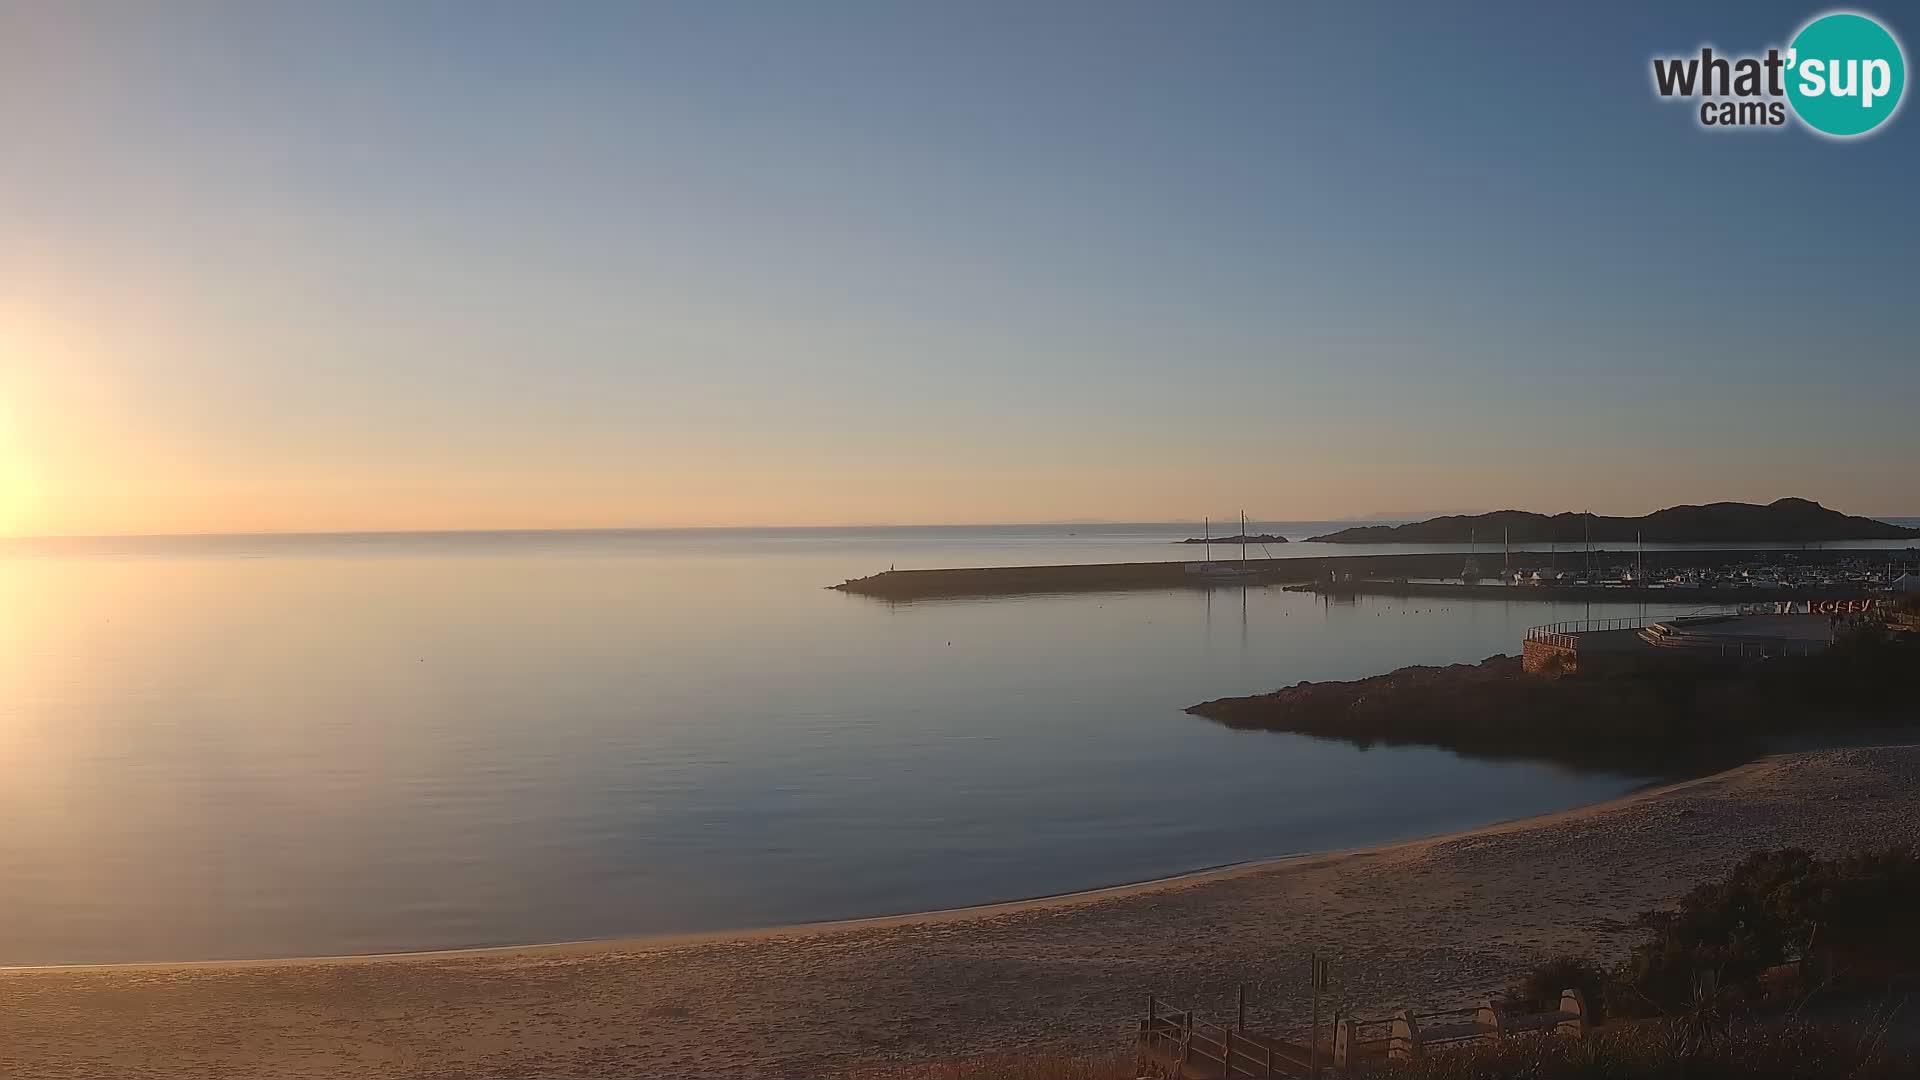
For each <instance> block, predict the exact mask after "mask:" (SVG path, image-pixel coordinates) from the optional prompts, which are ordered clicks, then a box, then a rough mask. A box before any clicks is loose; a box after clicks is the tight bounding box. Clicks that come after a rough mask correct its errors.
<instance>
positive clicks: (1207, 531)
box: [1200, 517, 1213, 566]
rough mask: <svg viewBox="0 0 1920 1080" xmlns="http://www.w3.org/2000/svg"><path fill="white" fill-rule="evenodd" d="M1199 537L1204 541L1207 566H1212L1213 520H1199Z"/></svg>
mask: <svg viewBox="0 0 1920 1080" xmlns="http://www.w3.org/2000/svg"><path fill="white" fill-rule="evenodd" d="M1200 536H1201V538H1202V539H1204V540H1205V541H1206V544H1207V564H1208V565H1209V566H1211V565H1212V564H1213V519H1212V518H1204V517H1203V518H1201V519H1200Z"/></svg>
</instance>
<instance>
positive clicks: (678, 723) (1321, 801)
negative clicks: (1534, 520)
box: [0, 523, 1663, 964]
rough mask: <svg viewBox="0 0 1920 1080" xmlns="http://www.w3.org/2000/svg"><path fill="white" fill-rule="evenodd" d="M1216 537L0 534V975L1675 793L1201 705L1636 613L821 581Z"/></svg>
mask: <svg viewBox="0 0 1920 1080" xmlns="http://www.w3.org/2000/svg"><path fill="white" fill-rule="evenodd" d="M1253 527H1254V528H1256V529H1267V530H1274V531H1279V532H1282V533H1285V534H1289V535H1295V536H1304V535H1307V534H1309V533H1312V532H1317V531H1321V530H1322V529H1324V528H1326V527H1328V526H1326V525H1323V524H1321V523H1278V524H1275V523H1255V524H1254V526H1253ZM1189 530H1190V527H1188V526H1165V525H1161V526H1145V525H1143V526H1112V525H1102V526H1057V527H1056V526H1048V527H992V528H929V529H855V530H771V531H725V530H693V531H659V532H656V531H643V532H591V533H478V534H417V535H346V536H325V537H310V536H303V537H217V538H152V539H132V540H126V539H116V540H60V541H16V542H11V543H9V544H5V545H0V964H36V963H62V962H93V961H133V960H170V959H195V958H216V957H253V956H286V955H303V954H323V953H349V952H369V951H386V950H405V949H426V948H444V947H453V946H466V945H494V944H508V943H522V942H537V941H554V940H565V939H577V938H593V937H605V936H615V935H626V934H647V933H659V932H672V931H690V930H707V929H723V928H735V927H752V926H764V925H771V924H781V923H793V922H801V921H810V920H818V919H833V918H845V917H855V916H865V915H879V914H887V913H894V912H906V911H916V910H925V909H932V908H942V907H952V906H957V905H965V904H975V903H982V902H988V901H995V900H1006V899H1013V898H1018V897H1029V896H1037V895H1043V894H1050V893H1059V892H1065V891H1071V890H1076V889H1085V888H1091V887H1096V886H1102V885H1111V884H1116V883H1121V882H1128V881H1137V880H1142V879H1148V878H1154V877H1159V876H1163V875H1168V874H1175V873H1179V872H1182V871H1187V870H1193V869H1198V868H1202V867H1208V866H1215V865H1219V864H1223V863H1231V862H1235V861H1240V860H1246V859H1253V858H1260V857H1265V856H1275V855H1284V854H1289V853H1298V852H1311V851H1321V850H1327V849H1333V848H1341V847H1348V846H1352V845H1359V844H1371V843H1378V842H1382V841H1391V840H1396V839H1402V838H1407V837H1414V836H1420V835H1424V834H1431V833H1437V832H1442V831H1447V830H1452V829H1458V828H1463V827H1468V826H1472V825H1476V824H1481V823H1486V822H1492V821H1495V820H1499V819H1504V818H1511V817H1515V816H1519V815H1526V814H1532V813H1537V812H1541V811H1546V810H1551V809H1555V808H1560V807H1566V806H1571V805H1575V804H1579V803H1584V802H1589V801H1593V800H1597V799H1603V798H1606V797H1609V796H1612V795H1615V794H1617V793H1620V792H1622V791H1625V790H1627V789H1629V788H1630V787H1632V786H1634V785H1636V784H1638V783H1641V782H1644V781H1645V779H1647V778H1645V777H1636V776H1623V775H1606V774H1577V773H1571V772H1567V771H1564V770H1558V769H1555V768H1551V767H1548V766H1544V765H1531V764H1523V763H1522V764H1516V763H1492V762H1484V761H1476V760H1469V759H1463V758H1460V757H1456V756H1454V755H1452V754H1450V753H1445V752H1441V751H1436V750H1424V749H1374V750H1371V751H1364V752H1363V751H1360V750H1357V749H1354V748H1352V747H1349V746H1346V745H1341V744H1335V743H1330V742H1321V741H1315V740H1310V739H1305V738H1300V737H1295V736H1287V735H1276V734H1269V733H1260V732H1232V731H1227V730H1224V729H1222V728H1219V727H1217V726H1215V725H1213V724H1211V723H1208V722H1207V721H1204V720H1200V719H1197V718H1194V717H1190V716H1187V715H1185V714H1183V713H1182V711H1181V710H1182V709H1183V708H1184V707H1185V706H1187V705H1189V704H1192V703H1194V702H1196V701H1200V700H1203V699H1206V698H1212V697H1218V696H1221V695H1225V694H1244V693H1250V692H1256V691H1262V690H1268V689H1272V688H1274V687H1277V686H1280V685H1283V684H1286V683H1291V682H1294V681H1296V680H1299V679H1316V680H1318V679H1341V678H1350V677H1355V676H1360V675H1368V674H1373V673H1376V672H1380V671H1384V670H1387V669H1389V668H1392V667H1396V666H1399V665H1402V664H1409V663H1445V662H1452V661H1471V660H1479V659H1481V658H1483V657H1485V656H1487V655H1489V654H1491V653H1495V652H1502V651H1513V650H1514V649H1516V648H1517V644H1518V640H1519V637H1520V634H1521V632H1522V631H1523V630H1524V628H1525V627H1527V626H1529V625H1532V624H1535V623H1542V622H1549V621H1554V620H1559V619H1567V618H1578V617H1582V616H1583V615H1591V616H1593V617H1603V616H1611V615H1615V614H1633V613H1638V612H1640V611H1641V608H1640V607H1638V606H1625V605H1616V606H1603V605H1592V606H1591V607H1587V606H1583V605H1564V604H1562V605H1551V604H1540V603H1529V602H1517V601H1516V602H1464V601H1461V602H1445V601H1432V600H1425V599H1420V600H1413V601H1397V600H1391V599H1371V598H1369V599H1362V600H1360V601H1359V602H1357V603H1345V604H1329V603H1325V602H1323V601H1322V600H1320V599H1318V598H1316V597H1313V596H1310V595H1304V594H1299V593H1287V592H1283V591H1280V590H1278V589H1269V588H1255V589H1247V590H1238V589H1236V590H1216V591H1213V592H1202V591H1185V590H1181V591H1163V592H1137V593H1115V594H1076V595H1066V596H1029V597H1020V598H1009V599H988V600H965V601H941V602H929V603H916V604H906V605H899V604H895V605H889V604H886V603H883V602H878V601H874V600H869V599H865V598H862V597H857V596H849V595H845V594H842V593H839V592H834V591H829V590H827V589H825V588H823V586H826V585H829V584H831V583H834V582H837V581H841V580H843V579H845V578H848V577H853V576H859V575H863V574H867V573H872V572H874V571H876V570H882V569H885V568H887V567H888V566H889V565H897V566H900V567H903V568H904V567H909V566H953V565H1001V564H1011V563H1047V562H1076V561H1117V560H1134V559H1167V558H1172V559H1185V558H1192V557H1194V554H1195V552H1194V549H1192V548H1180V547H1174V546H1172V545H1171V544H1170V541H1171V540H1173V539H1177V538H1178V537H1180V536H1183V535H1187V534H1188V532H1189ZM1313 547H1314V546H1312V545H1288V546H1287V547H1286V548H1276V549H1274V554H1276V555H1277V554H1308V553H1310V552H1311V551H1312V548H1313ZM1345 550H1353V549H1345ZM1223 554H1224V553H1223ZM1256 554H1258V552H1257V550H1256ZM1484 561H1485V555H1484V554H1483V562H1484ZM1650 613H1653V614H1661V613H1663V612H1660V611H1658V610H1651V611H1650Z"/></svg>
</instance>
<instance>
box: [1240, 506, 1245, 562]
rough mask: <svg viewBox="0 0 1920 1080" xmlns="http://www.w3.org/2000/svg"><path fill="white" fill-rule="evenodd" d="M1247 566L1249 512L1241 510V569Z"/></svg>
mask: <svg viewBox="0 0 1920 1080" xmlns="http://www.w3.org/2000/svg"><path fill="white" fill-rule="evenodd" d="M1246 568H1247V512H1246V511H1245V510H1242V511H1240V569H1242V570H1245V569H1246Z"/></svg>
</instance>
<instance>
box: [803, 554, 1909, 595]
mask: <svg viewBox="0 0 1920 1080" xmlns="http://www.w3.org/2000/svg"><path fill="white" fill-rule="evenodd" d="M1514 554H1515V555H1519V554H1521V552H1519V551H1518V550H1516V551H1515V552H1514ZM1525 554H1527V555H1528V556H1530V557H1534V558H1538V557H1539V556H1542V555H1546V554H1548V553H1547V552H1541V551H1528V552H1525ZM1559 555H1560V557H1561V558H1567V557H1568V556H1569V553H1567V552H1564V551H1563V552H1560V553H1559ZM1579 555H1580V556H1581V557H1582V558H1583V559H1586V560H1588V561H1590V562H1591V563H1593V564H1595V565H1605V564H1606V563H1607V562H1608V561H1611V560H1618V561H1623V562H1632V561H1633V560H1634V558H1635V557H1636V555H1638V556H1639V557H1641V558H1643V559H1644V560H1645V562H1646V565H1647V566H1648V567H1650V568H1653V567H1658V568H1661V569H1681V568H1687V567H1712V566H1727V565H1731V564H1736V563H1741V562H1746V561H1751V560H1753V559H1755V558H1757V557H1763V556H1764V557H1772V558H1778V557H1791V558H1792V559H1793V560H1795V561H1796V562H1798V563H1801V564H1804V565H1830V564H1835V563H1841V562H1847V561H1858V560H1868V561H1873V562H1877V563H1884V562H1887V561H1889V560H1893V561H1897V562H1900V563H1903V564H1907V563H1912V562H1913V561H1914V555H1913V553H1912V551H1911V550H1909V551H1904V552H1903V551H1890V550H1888V549H1885V548H1815V549H1808V550H1796V551H1781V550H1778V549H1765V548H1721V549H1678V550H1659V551H1646V552H1644V553H1637V552H1634V551H1631V550H1618V551H1607V550H1600V549H1596V550H1593V551H1591V552H1585V551H1583V552H1580V553H1579ZM1462 556H1463V553H1462V552H1459V551H1444V552H1422V553H1395V554H1371V555H1368V554H1355V555H1302V556H1298V557H1293V558H1270V559H1248V560H1245V561H1244V562H1242V561H1239V560H1236V561H1235V562H1233V563H1232V564H1231V565H1232V566H1233V567H1234V569H1235V571H1236V573H1234V574H1233V575H1232V576H1231V577H1230V578H1227V579H1225V580H1210V579H1209V577H1208V576H1207V575H1204V574H1196V573H1193V572H1191V571H1190V570H1188V569H1187V568H1188V566H1190V565H1194V564H1190V563H1185V562H1176V561H1171V560H1168V561H1161V562H1130V563H1073V564H1065V565H1053V566H979V567H958V568H953V569H932V570H888V571H885V572H883V573H878V574H873V575H871V576H869V577H863V578H853V579H851V580H848V581H844V582H841V583H840V584H838V585H833V586H830V588H834V589H838V590H840V591H841V592H848V593H853V594H856V595H859V596H870V597H874V598H876V599H881V600H890V601H909V600H935V599H955V598H963V597H989V596H1019V595H1025V594H1033V593H1070V592H1117V591H1124V590H1133V589H1182V588H1187V589H1208V588H1222V587H1239V586H1245V585H1315V586H1316V591H1327V592H1331V593H1334V594H1335V595H1339V594H1343V593H1349V592H1376V591H1377V592H1389V591H1394V590H1398V591H1400V592H1402V593H1408V592H1413V591H1415V590H1417V592H1418V595H1437V596H1452V597H1463V598H1472V599H1501V600H1561V599H1595V600H1603V599H1604V600H1609V601H1612V600H1625V601H1633V600H1672V601H1676V602H1680V603H1686V602H1689V601H1693V600H1696V599H1697V600H1698V601H1699V602H1702V603H1709V602H1720V598H1719V597H1717V596H1716V595H1707V594H1701V593H1697V592H1696V591H1693V590H1661V589H1631V590H1628V589H1615V588H1604V587H1601V586H1595V585H1588V586H1577V587H1567V588H1564V589H1563V588H1560V587H1557V586H1556V587H1544V586H1509V585H1468V584H1461V583H1448V582H1440V581H1436V582H1431V583H1421V582H1417V581H1414V580H1411V579H1419V578H1450V577H1457V575H1459V573H1460V569H1461V559H1462ZM1222 565H1228V564H1222ZM1241 568H1244V572H1241ZM1322 586H1324V588H1322ZM1429 590H1432V591H1429ZM1825 598H1826V597H1825V596H1824V595H1813V594H1805V595H1803V594H1802V593H1799V592H1777V593H1774V592H1769V593H1765V594H1757V593H1756V592H1754V591H1749V590H1740V595H1739V596H1738V597H1737V599H1744V600H1760V599H1769V600H1788V599H1797V600H1804V599H1825Z"/></svg>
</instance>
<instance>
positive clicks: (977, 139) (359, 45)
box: [0, 0, 1920, 534]
mask: <svg viewBox="0 0 1920 1080" xmlns="http://www.w3.org/2000/svg"><path fill="white" fill-rule="evenodd" d="M1822 10H1824V9H1822V8H1819V7H1814V6H1804V5H1771V4H1763V3H1739V4H1731V5H1725V6H1718V7H1716V6H1711V5H1705V4H1700V5H1685V6H1680V5H1664V4H1661V5H1652V4H1648V5H1578V6H1575V5H1544V4H1532V3H1517V4H1494V3H1486V4H1472V5H1435V4H1408V5H1387V4H1363V3H1362V4H1355V3H1338V4H1332V3H1329V4H1308V3H1298V4H1295V3H1286V4H1276V3H1244V4H1242V3H1229V2H1225V0H1222V2H1216V3H1207V4H1197V5H1177V4H1165V3H1154V4H1144V3H1124V2H1118V0H1113V2H1109V0H1101V2H1089V3H1071V2H1067V0H1050V2H1048V3H1042V4H1031V3H1027V4H1013V3H990V2H977V0H969V2H967V3H950V4H920V3H910V4H899V3H870V4H869V3H858V4H856V3H840V2H835V0H820V2H818V3H808V4H787V3H771V2H768V3H753V2H725V3H692V2H688V3H667V2H662V3H649V4H630V3H607V4H596V3H589V2H586V0H578V2H570V3H565V4H534V3H530V2H527V3H514V4H501V3H483V2H464V0H462V2H453V0H447V2H433V0H421V2H415V3H408V4H397V5H396V4H383V3H367V4H361V3H349V2H344V0H343V2H330V3H325V4H316V3H298V4H296V3H283V2H275V0H257V2H255V0H234V2H231V3H189V2H185V0H168V2H163V3H147V2H137V0H124V2H120V3H102V2H91V0H75V2H70V3H60V4H47V3H44V2H40V0H0V533H15V534H91V533H165V532H228V531H239V532H244V531H279V530H332V529H343V530H358V529H414V528H429V529H439V528H509V527H514V528H542V527H575V526H577V527H610V526H688V525H776V524H778V525H828V524H883V523H892V524H913V523H936V522H1008V521H1056V520H1087V519H1104V520H1115V521H1138V520H1194V519H1198V518H1199V517H1201V516H1203V515H1211V516H1213V517H1216V518H1226V517H1231V516H1233V515H1234V514H1236V513H1238V512H1240V511H1242V510H1244V511H1246V512H1247V513H1248V514H1249V515H1250V516H1251V517H1253V518H1255V519H1257V520H1307V519H1329V518H1341V517H1348V516H1357V515H1365V514H1407V515H1416V514H1423V513H1427V512H1438V511H1443V510H1458V509H1491V508H1495V507H1519V508H1527V509H1537V510H1543V511H1556V510H1565V509H1581V508H1591V509H1594V510H1596V511H1600V512H1613V513H1632V512H1643V511H1646V510H1650V509H1653V508H1656V507H1659V506H1663V505H1668V504H1671V503H1677V502H1702V501H1711V500H1716V499H1743V500H1750V501H1767V500H1771V499H1774V498H1778V497H1782V496H1787V495H1794V496H1802V497H1808V498H1815V499H1819V500H1821V501H1823V502H1825V503H1827V504H1828V505H1831V506H1835V507H1837V508H1840V509H1843V510H1846V511H1849V512H1854V513H1866V514H1903V513H1904V514H1920V483H1916V481H1915V474H1914V471H1913V462H1914V461H1916V460H1920V423H1916V422H1915V419H1914V417H1915V412H1914V405H1915V401H1916V400H1917V399H1920V377H1916V368H1915V364H1914V357H1915V348H1914V342H1915V340H1916V330H1920V304H1916V303H1915V300H1914V295H1915V288H1914V286H1915V284H1916V275H1915V273H1914V271H1913V269H1912V262H1913V252H1914V250H1915V241H1916V239H1920V214H1916V213H1914V211H1913V207H1914V202H1913V194H1912V192H1913V190H1914V177H1915V176H1916V175H1917V170H1916V168H1915V166H1916V164H1920V160H1917V158H1920V151H1917V150H1916V139H1917V138H1920V126H1916V125H1920V116H1916V115H1914V114H1913V112H1912V110H1911V109H1907V110H1904V111H1903V113H1902V114H1901V115H1900V116H1897V117H1895V119H1894V120H1893V121H1892V122H1891V125H1890V127H1889V128H1887V129H1886V130H1883V131H1881V132H1880V133H1877V134H1875V135H1874V136H1872V137H1870V138H1867V139H1864V140H1857V141H1851V142H1844V143H1843V142H1836V141H1830V140H1825V139H1821V138H1817V137H1815V136H1813V135H1812V134H1810V133H1808V132H1807V131H1805V130H1800V129H1794V128H1789V129H1787V130H1769V131H1750V132H1735V133H1727V132H1710V131H1704V130H1702V129H1700V128H1699V127H1698V126H1697V125H1696V124H1695V122H1694V119H1693V113H1692V110H1691V109H1690V107H1689V106H1688V105H1686V104H1681V103H1675V102H1663V101H1660V100H1657V99H1656V98H1655V96H1654V94H1653V92H1652V90H1651V87H1650V77H1649V60H1650V58H1651V57H1652V56H1654V55H1656V54H1659V55H1679V54H1684V53H1687V52H1690V51H1694V50H1697V49H1698V47H1699V46H1700V45H1701V44H1703V43H1710V44H1713V45H1714V46H1716V47H1717V48H1719V49H1723V50H1728V51H1735V52H1742V51H1756V52H1757V51H1762V50H1764V49H1765V48H1766V47H1767V46H1768V45H1780V44H1784V42H1785V41H1786V40H1787V39H1788V38H1789V37H1790V36H1791V34H1792V33H1793V31H1794V30H1795V29H1796V28H1797V27H1798V26H1800V25H1801V24H1802V23H1804V22H1805V21H1806V20H1807V19H1808V18H1809V17H1811V16H1813V15H1815V14H1817V13H1819V12H1820V11H1822ZM1882 14H1884V15H1886V16H1888V19H1887V21H1888V22H1889V23H1890V24H1891V25H1892V27H1893V29H1894V30H1895V32H1896V33H1908V34H1912V33H1920V29H1916V27H1920V17H1914V16H1911V15H1909V13H1908V12H1907V11H1906V10H1905V9H1898V8H1890V9H1888V10H1886V11H1884V12H1882ZM1903 23H1913V24H1914V25H1913V26H1907V25H1903Z"/></svg>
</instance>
